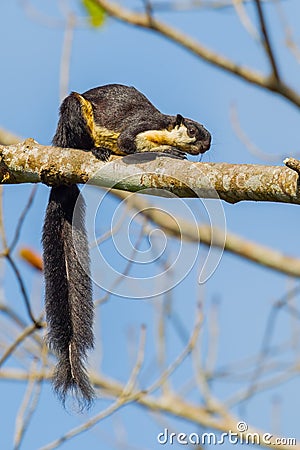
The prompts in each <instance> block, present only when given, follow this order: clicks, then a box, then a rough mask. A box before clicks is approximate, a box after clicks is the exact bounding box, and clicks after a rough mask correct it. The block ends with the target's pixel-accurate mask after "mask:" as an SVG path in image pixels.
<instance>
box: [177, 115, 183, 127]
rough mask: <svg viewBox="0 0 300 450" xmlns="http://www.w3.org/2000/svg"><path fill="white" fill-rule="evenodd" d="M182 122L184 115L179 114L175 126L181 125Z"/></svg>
mask: <svg viewBox="0 0 300 450" xmlns="http://www.w3.org/2000/svg"><path fill="white" fill-rule="evenodd" d="M182 124H183V117H182V116H181V115H180V114H177V116H176V119H175V127H176V126H178V127H180V125H182Z"/></svg>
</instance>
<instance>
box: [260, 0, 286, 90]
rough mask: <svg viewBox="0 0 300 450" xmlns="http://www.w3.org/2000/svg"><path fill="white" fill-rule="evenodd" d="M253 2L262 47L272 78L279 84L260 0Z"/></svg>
mask: <svg viewBox="0 0 300 450" xmlns="http://www.w3.org/2000/svg"><path fill="white" fill-rule="evenodd" d="M254 2H255V4H256V9H257V14H258V18H259V23H260V29H261V34H262V37H263V43H264V47H265V50H266V53H267V55H268V58H269V60H270V64H271V67H272V71H273V77H274V78H275V80H276V81H277V83H278V84H280V76H279V71H278V67H277V63H276V60H275V56H274V51H273V49H272V45H271V41H270V36H269V31H268V29H267V24H266V20H265V17H264V13H263V9H262V6H261V3H260V0H254Z"/></svg>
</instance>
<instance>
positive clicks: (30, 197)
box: [8, 186, 37, 253]
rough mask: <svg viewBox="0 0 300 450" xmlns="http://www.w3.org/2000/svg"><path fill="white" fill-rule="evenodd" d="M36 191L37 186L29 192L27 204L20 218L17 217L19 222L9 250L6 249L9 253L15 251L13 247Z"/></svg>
mask: <svg viewBox="0 0 300 450" xmlns="http://www.w3.org/2000/svg"><path fill="white" fill-rule="evenodd" d="M36 191H37V186H33V188H32V190H31V193H30V195H29V198H28V200H27V203H26V205H25V206H24V209H23V211H22V212H21V214H20V217H19V220H18V223H17V226H16V230H15V235H14V237H13V240H12V243H11V244H10V246H9V249H8V251H9V253H11V252H13V250H14V249H15V246H16V244H17V242H18V240H19V237H20V233H21V229H22V226H23V223H24V220H25V218H26V216H27V214H28V212H29V210H30V208H31V206H32V203H33V200H34V197H35V194H36Z"/></svg>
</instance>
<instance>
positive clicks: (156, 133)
mask: <svg viewBox="0 0 300 450" xmlns="http://www.w3.org/2000/svg"><path fill="white" fill-rule="evenodd" d="M195 140H196V138H195V137H190V136H189V135H188V133H187V128H186V127H185V126H184V125H180V126H176V127H175V128H173V129H172V130H170V131H169V130H167V129H164V130H147V131H144V132H142V133H139V134H138V135H137V136H136V138H135V144H136V147H137V149H138V151H139V152H141V151H143V152H149V151H151V150H153V149H154V148H157V147H160V146H164V145H167V146H171V147H176V148H178V149H182V150H183V151H184V150H186V149H188V147H189V146H190V145H192V144H193V143H194V142H195Z"/></svg>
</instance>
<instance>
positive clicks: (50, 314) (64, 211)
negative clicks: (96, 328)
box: [43, 185, 94, 408]
mask: <svg viewBox="0 0 300 450" xmlns="http://www.w3.org/2000/svg"><path fill="white" fill-rule="evenodd" d="M76 202H77V205H76ZM75 205H76V212H78V214H76V216H75V217H74V218H73V211H74V208H75ZM84 213H85V205H84V200H83V198H82V196H81V195H80V192H79V189H78V187H77V186H76V185H73V186H58V187H53V188H52V189H51V194H50V199H49V203H48V207H47V211H46V217H45V223H44V230H43V247H44V273H45V281H46V317H47V323H48V335H47V341H48V344H49V346H50V347H51V348H52V349H53V350H54V351H55V353H56V355H57V357H58V364H57V366H56V370H55V373H54V376H53V386H54V389H55V391H56V392H57V394H58V395H59V397H60V399H61V400H62V401H63V403H65V400H66V395H67V393H68V391H69V390H72V391H74V393H75V395H76V396H77V398H78V400H79V404H80V406H81V408H83V407H85V406H89V405H90V403H91V401H92V399H93V397H94V391H93V388H92V386H91V384H90V382H89V379H88V376H87V374H86V370H85V367H84V361H85V360H86V356H87V355H86V353H87V350H89V349H91V348H93V332H92V329H93V313H94V309H93V302H92V286H91V279H90V274H89V256H88V252H87V249H88V242H87V237H86V233H85V227H84Z"/></svg>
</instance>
